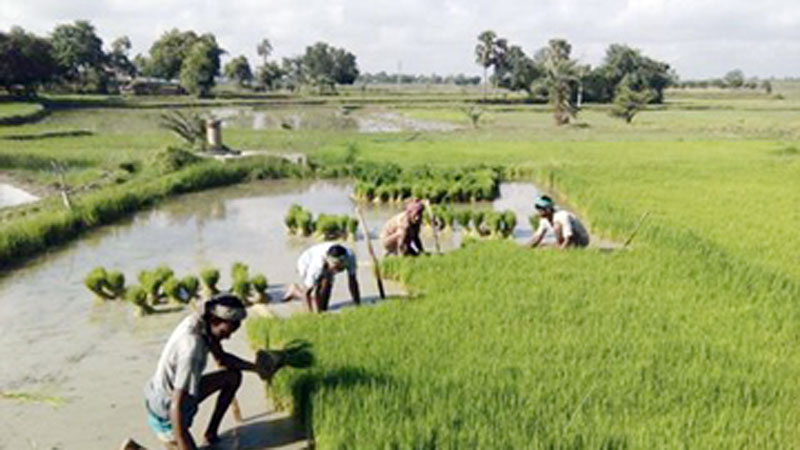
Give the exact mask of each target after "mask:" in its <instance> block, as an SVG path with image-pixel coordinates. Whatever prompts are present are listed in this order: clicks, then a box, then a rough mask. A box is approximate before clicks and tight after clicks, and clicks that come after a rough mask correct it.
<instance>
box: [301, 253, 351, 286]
mask: <svg viewBox="0 0 800 450" xmlns="http://www.w3.org/2000/svg"><path fill="white" fill-rule="evenodd" d="M334 245H340V244H336V243H335V242H323V243H322V244H317V245H315V246H313V247H310V248H308V249H307V250H306V251H304V252H303V253H302V254H301V255H300V258H298V259H297V273H299V274H300V277H302V279H303V285H305V287H306V289H311V288H312V287H314V286H316V285H317V284H319V282H320V281H321V280H322V277H323V276H324V275H326V274H325V273H324V272H325V271H324V264H325V257H326V256H327V255H328V250H329V249H330V248H331V247H333V246H334ZM345 250H346V251H347V256H346V258H345V261H346V262H345V269H346V270H347V274H348V275H350V276H354V275H355V274H356V257H355V255H354V254H353V252H352V251H350V249H349V248H347V247H345ZM328 275H332V274H328Z"/></svg>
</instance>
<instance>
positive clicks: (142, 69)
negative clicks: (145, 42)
mask: <svg viewBox="0 0 800 450" xmlns="http://www.w3.org/2000/svg"><path fill="white" fill-rule="evenodd" d="M133 67H134V68H135V69H136V75H141V76H145V77H152V76H153V70H152V66H151V64H150V59H149V58H148V57H147V56H144V55H142V54H141V53H137V54H136V56H134V57H133Z"/></svg>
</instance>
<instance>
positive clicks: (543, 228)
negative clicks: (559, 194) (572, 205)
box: [536, 209, 589, 245]
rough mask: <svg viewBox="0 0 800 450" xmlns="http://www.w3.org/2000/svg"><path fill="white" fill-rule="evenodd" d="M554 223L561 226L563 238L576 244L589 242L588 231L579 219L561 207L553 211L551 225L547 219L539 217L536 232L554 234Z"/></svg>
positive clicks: (545, 234)
mask: <svg viewBox="0 0 800 450" xmlns="http://www.w3.org/2000/svg"><path fill="white" fill-rule="evenodd" d="M555 225H559V226H560V227H561V234H562V236H563V237H564V240H566V241H569V242H572V243H574V244H577V245H588V244H589V232H588V231H586V228H585V227H584V226H583V224H582V223H581V221H580V220H578V218H577V217H575V215H574V214H572V213H571V212H569V211H566V210H563V209H561V210H558V211H556V212H555V213H553V224H552V225H551V224H550V221H548V220H547V219H541V220H540V221H539V228H538V229H537V230H536V234H537V235H539V234H540V233H544V234H542V236H547V233H552V235H553V236H555Z"/></svg>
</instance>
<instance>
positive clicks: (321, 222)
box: [314, 214, 343, 240]
mask: <svg viewBox="0 0 800 450" xmlns="http://www.w3.org/2000/svg"><path fill="white" fill-rule="evenodd" d="M340 226H341V224H340V221H339V217H338V216H334V215H330V214H320V215H319V217H317V222H316V223H315V225H314V228H315V229H316V234H317V237H319V238H322V239H326V240H330V239H337V238H338V237H339V236H341V234H342V231H343V230H341V229H340V228H339V227H340Z"/></svg>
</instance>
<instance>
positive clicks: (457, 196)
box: [447, 181, 464, 202]
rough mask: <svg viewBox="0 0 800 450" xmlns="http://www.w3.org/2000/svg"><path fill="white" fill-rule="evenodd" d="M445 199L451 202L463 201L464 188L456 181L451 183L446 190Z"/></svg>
mask: <svg viewBox="0 0 800 450" xmlns="http://www.w3.org/2000/svg"><path fill="white" fill-rule="evenodd" d="M447 198H448V199H449V200H450V201H451V202H461V201H464V186H463V185H462V184H461V183H460V182H458V181H454V182H452V183H451V184H450V187H449V188H448V189H447Z"/></svg>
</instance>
